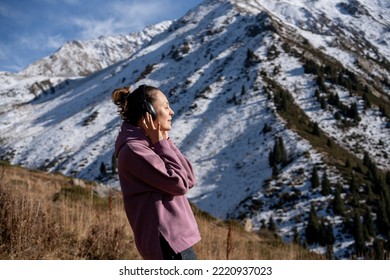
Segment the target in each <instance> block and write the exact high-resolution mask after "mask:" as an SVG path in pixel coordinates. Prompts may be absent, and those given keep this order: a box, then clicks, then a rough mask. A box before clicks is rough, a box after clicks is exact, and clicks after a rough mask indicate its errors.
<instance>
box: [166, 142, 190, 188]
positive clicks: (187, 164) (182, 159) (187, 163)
mask: <svg viewBox="0 0 390 280" xmlns="http://www.w3.org/2000/svg"><path fill="white" fill-rule="evenodd" d="M168 142H169V146H170V147H171V148H172V150H173V151H174V152H175V154H176V155H177V157H178V158H179V160H180V162H181V164H182V165H183V167H184V168H185V169H186V171H187V179H188V180H189V181H191V185H192V186H191V187H193V186H195V184H196V177H195V173H194V169H193V168H192V165H191V162H190V161H189V160H188V159H187V158H186V157H185V156H184V155H183V154H182V153H181V152H180V150H179V149H178V148H177V147H176V146H175V144H174V143H173V141H172V140H171V139H168Z"/></svg>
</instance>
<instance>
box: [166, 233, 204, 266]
mask: <svg viewBox="0 0 390 280" xmlns="http://www.w3.org/2000/svg"><path fill="white" fill-rule="evenodd" d="M160 244H161V250H162V253H163V256H164V260H197V259H198V258H197V257H196V254H195V252H194V250H193V249H192V247H190V248H188V249H186V250H184V251H183V252H180V253H177V254H176V253H175V252H174V251H173V249H172V248H171V246H169V243H168V242H167V241H166V240H165V238H164V237H163V236H162V235H160Z"/></svg>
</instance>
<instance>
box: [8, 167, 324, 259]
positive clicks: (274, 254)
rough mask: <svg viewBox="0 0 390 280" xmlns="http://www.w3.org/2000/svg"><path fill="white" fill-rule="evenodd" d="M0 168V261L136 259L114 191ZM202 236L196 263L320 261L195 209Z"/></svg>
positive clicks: (66, 179)
mask: <svg viewBox="0 0 390 280" xmlns="http://www.w3.org/2000/svg"><path fill="white" fill-rule="evenodd" d="M70 181H71V179H70V178H67V177H65V176H62V175H59V174H46V173H41V172H37V171H31V170H27V169H23V168H20V167H15V166H9V165H6V164H4V163H2V164H0V259H19V260H20V259H23V260H35V259H54V260H64V259H65V260H73V259H141V257H140V255H139V254H138V252H137V250H136V248H135V244H134V239H133V235H132V231H131V228H130V226H129V224H128V222H127V219H126V215H125V212H124V209H123V205H122V197H121V194H120V193H119V192H112V194H111V195H110V196H109V197H107V198H103V197H99V196H98V195H96V193H95V192H94V191H93V190H94V183H86V186H85V187H80V186H74V185H71V184H70ZM194 212H195V215H196V217H197V221H198V224H199V228H200V231H201V235H202V241H201V242H199V243H198V244H197V245H196V246H195V251H196V252H197V254H198V257H199V259H209V260H210V259H211V260H218V259H321V258H322V256H319V255H316V254H313V253H310V252H308V251H307V250H305V249H303V248H301V247H299V246H297V245H288V244H284V243H282V242H281V241H280V240H279V239H278V238H275V237H274V235H273V234H272V233H268V234H262V235H258V234H256V233H248V232H245V231H244V230H243V227H242V226H241V225H238V224H236V223H233V222H230V223H225V222H222V221H220V220H217V219H214V218H213V217H211V216H209V215H207V214H206V213H204V212H201V211H199V210H198V209H196V208H194Z"/></svg>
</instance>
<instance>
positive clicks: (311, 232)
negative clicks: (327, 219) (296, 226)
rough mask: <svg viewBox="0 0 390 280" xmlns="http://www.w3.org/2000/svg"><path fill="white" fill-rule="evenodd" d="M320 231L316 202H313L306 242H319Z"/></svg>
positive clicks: (306, 231) (306, 230)
mask: <svg viewBox="0 0 390 280" xmlns="http://www.w3.org/2000/svg"><path fill="white" fill-rule="evenodd" d="M319 231H320V225H319V222H318V217H317V212H316V210H315V207H314V204H312V205H311V207H310V213H309V218H308V224H307V226H306V229H305V234H306V242H307V243H308V244H314V243H317V242H318V235H319Z"/></svg>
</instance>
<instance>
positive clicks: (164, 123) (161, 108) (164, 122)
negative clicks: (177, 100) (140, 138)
mask: <svg viewBox="0 0 390 280" xmlns="http://www.w3.org/2000/svg"><path fill="white" fill-rule="evenodd" d="M155 98H156V99H155V100H154V102H153V104H152V105H153V108H154V110H155V111H156V114H157V118H156V120H155V121H154V124H155V126H157V124H158V123H160V124H161V130H162V131H169V130H171V129H172V117H173V114H174V112H173V110H172V109H171V108H170V107H169V102H168V99H167V98H166V97H165V95H164V94H163V93H162V92H161V91H157V93H156V96H155Z"/></svg>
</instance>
